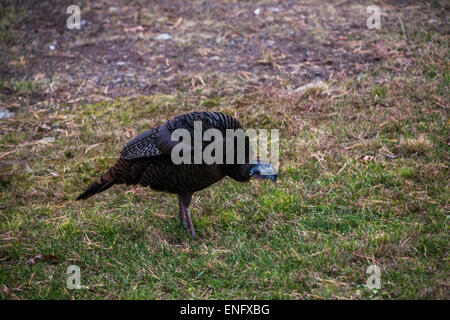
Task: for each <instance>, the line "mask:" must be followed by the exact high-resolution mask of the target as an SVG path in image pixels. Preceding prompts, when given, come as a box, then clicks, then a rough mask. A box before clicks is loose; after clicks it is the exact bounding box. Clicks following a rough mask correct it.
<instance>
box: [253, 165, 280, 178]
mask: <svg viewBox="0 0 450 320" xmlns="http://www.w3.org/2000/svg"><path fill="white" fill-rule="evenodd" d="M250 175H251V176H252V177H254V178H258V179H270V180H272V181H273V182H274V183H278V173H276V172H275V170H274V169H273V168H272V166H271V165H270V164H265V163H258V164H257V165H256V166H255V167H254V168H252V170H250Z"/></svg>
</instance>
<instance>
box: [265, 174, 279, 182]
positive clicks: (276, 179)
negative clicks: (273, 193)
mask: <svg viewBox="0 0 450 320" xmlns="http://www.w3.org/2000/svg"><path fill="white" fill-rule="evenodd" d="M267 178H268V179H270V180H272V181H273V182H275V184H278V174H276V173H275V174H273V175H270V176H267Z"/></svg>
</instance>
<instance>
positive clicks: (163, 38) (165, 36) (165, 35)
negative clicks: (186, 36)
mask: <svg viewBox="0 0 450 320" xmlns="http://www.w3.org/2000/svg"><path fill="white" fill-rule="evenodd" d="M155 39H156V40H170V39H172V36H171V35H170V34H167V33H162V34H160V35H159V36H156V37H155Z"/></svg>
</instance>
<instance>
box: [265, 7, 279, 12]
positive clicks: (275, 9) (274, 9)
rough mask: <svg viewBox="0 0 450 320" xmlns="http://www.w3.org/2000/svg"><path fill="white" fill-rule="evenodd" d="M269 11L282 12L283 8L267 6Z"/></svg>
mask: <svg viewBox="0 0 450 320" xmlns="http://www.w3.org/2000/svg"><path fill="white" fill-rule="evenodd" d="M267 11H270V12H281V9H280V8H276V7H272V8H267Z"/></svg>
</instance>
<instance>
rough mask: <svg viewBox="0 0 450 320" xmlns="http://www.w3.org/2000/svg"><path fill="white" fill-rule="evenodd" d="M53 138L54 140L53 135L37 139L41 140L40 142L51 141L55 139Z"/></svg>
mask: <svg viewBox="0 0 450 320" xmlns="http://www.w3.org/2000/svg"><path fill="white" fill-rule="evenodd" d="M55 140H56V138H55V137H45V138H42V139H41V140H39V141H41V142H53V141H55Z"/></svg>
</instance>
